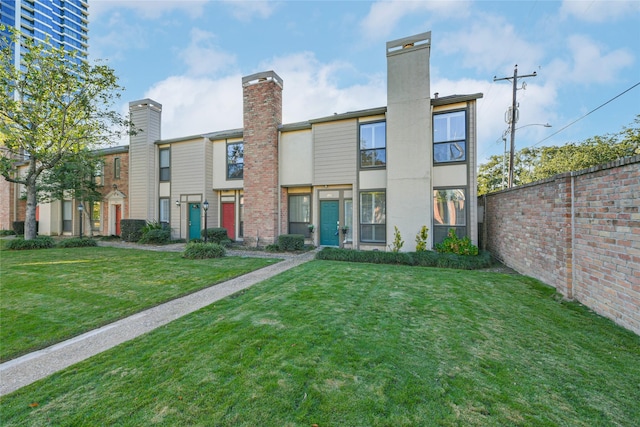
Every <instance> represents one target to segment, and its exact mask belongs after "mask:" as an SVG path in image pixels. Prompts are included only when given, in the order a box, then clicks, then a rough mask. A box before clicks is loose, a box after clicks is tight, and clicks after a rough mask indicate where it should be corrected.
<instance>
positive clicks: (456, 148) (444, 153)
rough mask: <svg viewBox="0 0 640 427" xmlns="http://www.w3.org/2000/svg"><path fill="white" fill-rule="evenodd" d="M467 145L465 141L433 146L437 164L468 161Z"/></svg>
mask: <svg viewBox="0 0 640 427" xmlns="http://www.w3.org/2000/svg"><path fill="white" fill-rule="evenodd" d="M465 148H466V143H465V142H464V141H458V142H444V143H440V144H434V145H433V159H434V162H436V163H444V162H463V161H465V160H466V159H467V156H466V150H465Z"/></svg>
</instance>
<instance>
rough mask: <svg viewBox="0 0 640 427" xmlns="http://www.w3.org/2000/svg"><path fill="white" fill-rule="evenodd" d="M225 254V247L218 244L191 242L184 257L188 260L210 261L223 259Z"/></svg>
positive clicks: (183, 254)
mask: <svg viewBox="0 0 640 427" xmlns="http://www.w3.org/2000/svg"><path fill="white" fill-rule="evenodd" d="M225 254H226V251H225V249H224V247H222V246H221V245H219V244H217V243H200V242H195V243H194V242H190V243H187V246H186V247H185V249H184V252H183V253H182V257H183V258H188V259H209V258H222V257H223V256H225Z"/></svg>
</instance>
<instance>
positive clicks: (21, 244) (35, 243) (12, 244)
mask: <svg viewBox="0 0 640 427" xmlns="http://www.w3.org/2000/svg"><path fill="white" fill-rule="evenodd" d="M55 245H56V244H55V242H54V240H53V239H52V238H51V237H49V236H41V237H36V238H35V239H31V240H24V239H23V238H22V237H18V238H15V239H12V240H9V241H8V242H7V245H6V246H5V248H6V249H9V250H11V251H21V250H29V249H51V248H53V247H55Z"/></svg>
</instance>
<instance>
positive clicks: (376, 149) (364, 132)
mask: <svg viewBox="0 0 640 427" xmlns="http://www.w3.org/2000/svg"><path fill="white" fill-rule="evenodd" d="M386 127H387V124H386V122H378V123H367V124H363V125H360V150H361V151H360V166H362V167H371V166H384V165H385V164H386V161H387V159H386V147H387V131H386Z"/></svg>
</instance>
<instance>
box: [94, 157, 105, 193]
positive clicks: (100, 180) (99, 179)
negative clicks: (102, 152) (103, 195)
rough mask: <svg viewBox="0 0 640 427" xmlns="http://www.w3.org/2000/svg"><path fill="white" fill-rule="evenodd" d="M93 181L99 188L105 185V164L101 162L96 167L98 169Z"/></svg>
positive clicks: (95, 171)
mask: <svg viewBox="0 0 640 427" xmlns="http://www.w3.org/2000/svg"><path fill="white" fill-rule="evenodd" d="M93 181H94V182H95V183H96V185H97V186H98V187H101V186H103V185H104V163H102V162H100V163H98V164H97V165H96V169H95V170H94V172H93Z"/></svg>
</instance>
